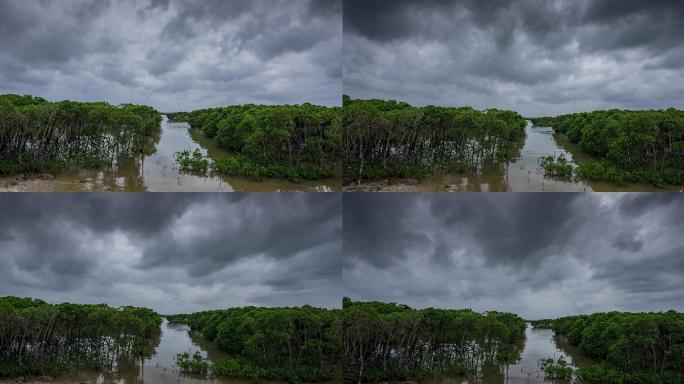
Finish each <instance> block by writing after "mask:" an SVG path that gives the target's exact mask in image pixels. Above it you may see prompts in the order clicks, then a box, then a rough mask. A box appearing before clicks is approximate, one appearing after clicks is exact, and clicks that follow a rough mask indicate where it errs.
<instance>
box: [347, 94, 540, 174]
mask: <svg viewBox="0 0 684 384" xmlns="http://www.w3.org/2000/svg"><path fill="white" fill-rule="evenodd" d="M342 125H343V127H344V128H343V129H344V171H343V176H344V182H345V183H347V184H348V183H352V182H358V183H361V182H362V181H364V180H376V179H382V178H406V177H427V176H429V175H431V174H434V173H435V172H437V171H442V170H445V171H446V170H449V171H455V172H462V171H473V170H477V169H479V168H480V167H482V165H483V164H484V163H485V162H487V161H490V160H504V159H508V158H510V157H511V154H510V153H509V151H510V150H511V144H512V143H513V142H515V141H516V140H520V139H522V138H523V137H524V132H525V125H526V120H525V119H524V118H523V117H522V116H520V115H519V114H518V113H516V112H512V111H505V110H498V109H488V110H485V111H478V110H475V109H473V108H470V107H461V108H450V107H436V106H425V107H413V106H411V105H409V104H407V103H404V102H397V101H392V100H390V101H385V100H359V99H351V98H350V97H348V96H344V99H343V118H342Z"/></svg>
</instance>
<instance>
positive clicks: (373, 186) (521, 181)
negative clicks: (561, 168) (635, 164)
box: [344, 121, 682, 192]
mask: <svg viewBox="0 0 684 384" xmlns="http://www.w3.org/2000/svg"><path fill="white" fill-rule="evenodd" d="M513 152H514V153H515V154H516V155H515V156H514V160H513V161H511V162H508V163H503V162H491V163H487V164H485V165H484V166H483V167H482V168H481V169H480V170H478V171H477V172H471V173H458V174H449V173H445V174H438V175H435V176H432V177H430V178H427V179H423V180H411V179H409V180H402V179H397V180H384V181H381V182H368V183H362V184H361V185H360V186H357V185H355V184H353V185H348V186H345V188H344V190H345V191H348V192H354V191H366V192H589V191H603V192H637V191H644V192H650V191H682V187H676V186H668V187H666V188H657V187H654V186H652V185H648V184H627V185H620V184H615V183H608V182H595V181H584V180H566V179H557V178H553V177H550V176H546V175H545V174H544V170H543V169H542V168H541V167H540V166H539V157H541V156H544V155H554V156H556V157H557V156H559V155H561V154H563V155H564V156H565V158H566V159H568V160H571V161H572V162H573V163H575V164H577V163H580V164H581V163H582V162H583V161H589V160H591V157H590V156H588V155H586V154H584V153H582V152H580V151H579V148H578V147H577V145H574V144H572V143H570V142H569V141H568V140H567V138H565V137H564V136H563V135H560V134H556V133H554V131H553V128H549V127H536V126H534V125H532V123H531V122H530V121H528V122H527V126H526V127H525V138H524V141H523V142H522V143H517V147H516V145H514V147H513Z"/></svg>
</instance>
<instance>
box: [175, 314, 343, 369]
mask: <svg viewBox="0 0 684 384" xmlns="http://www.w3.org/2000/svg"><path fill="white" fill-rule="evenodd" d="M338 316H339V311H335V310H326V309H320V308H313V307H311V306H304V307H300V308H256V307H245V308H230V309H225V310H214V311H206V312H198V313H193V314H190V315H176V316H171V317H169V320H170V321H175V322H181V323H186V324H188V325H190V327H191V328H192V329H193V330H197V331H199V332H201V333H202V335H203V336H204V337H205V338H206V339H208V340H211V341H213V342H214V343H216V344H217V345H218V346H219V347H220V348H221V349H222V350H224V351H226V352H228V353H229V354H231V355H232V356H233V357H234V358H233V359H230V360H226V361H215V362H214V364H213V366H212V367H211V371H212V373H213V374H214V375H218V376H240V377H254V378H261V379H278V380H286V381H291V382H298V381H324V380H328V379H331V378H333V376H334V370H335V367H336V366H337V365H339V351H340V348H339V344H340V343H339V331H338Z"/></svg>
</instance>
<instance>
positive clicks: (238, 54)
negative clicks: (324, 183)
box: [0, 0, 342, 111]
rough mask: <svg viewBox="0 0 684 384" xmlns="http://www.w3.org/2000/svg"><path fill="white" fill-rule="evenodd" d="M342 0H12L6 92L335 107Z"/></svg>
mask: <svg viewBox="0 0 684 384" xmlns="http://www.w3.org/2000/svg"><path fill="white" fill-rule="evenodd" d="M341 12H342V10H341V0H326V1H321V0H275V1H271V0H256V1H254V0H250V1H248V0H231V1H224V0H207V1H192V0H122V1H100V0H74V1H69V2H63V1H40V0H5V1H2V2H0V84H2V85H0V93H20V94H27V93H30V94H36V95H40V96H44V97H46V98H48V99H52V100H61V99H65V98H71V99H76V100H107V101H110V102H113V103H120V102H137V103H147V104H152V105H154V106H156V107H158V108H159V109H161V110H164V111H175V110H189V109H195V108H200V107H209V106H218V105H226V104H237V103H247V102H255V103H267V104H272V103H302V102H312V103H317V104H326V105H337V104H339V103H340V88H341V85H342V77H341V71H340V70H338V68H339V66H340V63H341V61H342V58H341V53H342V14H341Z"/></svg>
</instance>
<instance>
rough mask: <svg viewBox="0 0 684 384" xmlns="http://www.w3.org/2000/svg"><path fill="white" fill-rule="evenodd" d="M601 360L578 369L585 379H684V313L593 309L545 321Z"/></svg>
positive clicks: (645, 382)
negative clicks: (589, 311) (576, 314)
mask: <svg viewBox="0 0 684 384" xmlns="http://www.w3.org/2000/svg"><path fill="white" fill-rule="evenodd" d="M548 323H550V324H551V327H552V328H553V330H554V332H555V333H556V334H557V335H562V336H564V337H566V338H567V340H568V342H569V343H570V344H572V345H576V346H579V350H580V352H581V353H582V354H584V355H586V356H588V357H591V358H593V359H596V360H597V361H599V362H600V364H597V365H593V366H588V367H583V368H579V369H578V370H577V377H578V379H580V380H581V382H584V383H615V384H631V383H635V384H636V383H639V384H651V383H652V384H656V383H659V384H668V383H673V384H674V383H682V382H684V313H678V312H675V311H668V312H659V313H624V312H609V313H594V314H591V315H580V316H568V317H562V318H559V319H556V320H543V321H541V322H540V325H547V324H548Z"/></svg>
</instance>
